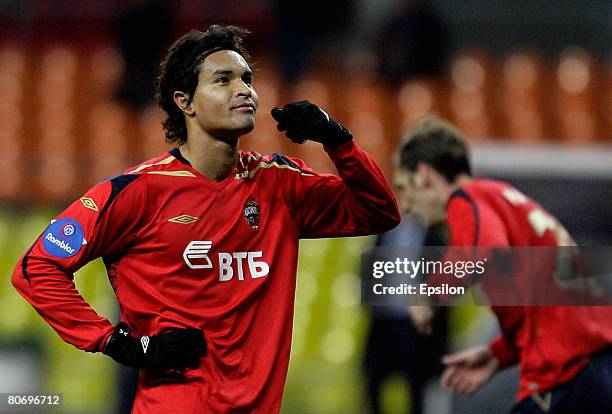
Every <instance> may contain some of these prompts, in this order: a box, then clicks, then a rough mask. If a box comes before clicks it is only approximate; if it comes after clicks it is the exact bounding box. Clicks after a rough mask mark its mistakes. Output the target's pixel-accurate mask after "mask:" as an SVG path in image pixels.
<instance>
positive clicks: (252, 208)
mask: <svg viewBox="0 0 612 414" xmlns="http://www.w3.org/2000/svg"><path fill="white" fill-rule="evenodd" d="M242 213H243V214H244V218H245V219H246V221H247V223H249V224H250V225H251V227H253V228H254V229H255V230H257V229H258V228H259V204H257V201H255V200H253V199H250V200H249V201H247V202H246V203H244V207H242Z"/></svg>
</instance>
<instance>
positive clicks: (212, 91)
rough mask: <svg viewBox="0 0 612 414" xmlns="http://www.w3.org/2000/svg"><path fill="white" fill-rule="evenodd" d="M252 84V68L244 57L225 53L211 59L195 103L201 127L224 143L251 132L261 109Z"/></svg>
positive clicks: (206, 63) (204, 66) (202, 70)
mask: <svg viewBox="0 0 612 414" xmlns="http://www.w3.org/2000/svg"><path fill="white" fill-rule="evenodd" d="M252 82H253V73H252V71H251V68H250V67H249V65H248V64H247V62H246V61H245V60H244V58H243V57H242V56H241V55H240V54H238V53H236V52H234V51H230V50H221V51H219V52H215V53H212V54H211V55H209V56H207V57H206V58H205V59H204V63H202V65H201V67H200V73H199V76H198V86H197V87H196V90H195V92H194V95H193V100H192V102H193V109H194V111H195V116H196V119H197V122H198V124H199V125H200V127H201V128H202V129H203V130H204V131H206V132H208V133H209V134H211V135H212V136H215V137H219V138H222V139H223V138H230V139H234V138H237V137H239V136H241V135H244V134H247V133H249V132H251V131H252V130H253V128H254V127H255V112H256V111H257V106H258V105H259V98H258V97H257V93H256V92H255V89H253V85H252Z"/></svg>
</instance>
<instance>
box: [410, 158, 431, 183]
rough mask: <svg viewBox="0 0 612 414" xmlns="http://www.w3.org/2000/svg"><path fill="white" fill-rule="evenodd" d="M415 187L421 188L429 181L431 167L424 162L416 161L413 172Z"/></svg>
mask: <svg viewBox="0 0 612 414" xmlns="http://www.w3.org/2000/svg"><path fill="white" fill-rule="evenodd" d="M413 177H414V180H413V181H414V186H415V188H423V187H426V186H428V185H429V183H430V182H431V167H430V166H429V165H427V164H425V163H424V162H420V161H419V162H418V163H417V167H416V170H415V171H414V174H413Z"/></svg>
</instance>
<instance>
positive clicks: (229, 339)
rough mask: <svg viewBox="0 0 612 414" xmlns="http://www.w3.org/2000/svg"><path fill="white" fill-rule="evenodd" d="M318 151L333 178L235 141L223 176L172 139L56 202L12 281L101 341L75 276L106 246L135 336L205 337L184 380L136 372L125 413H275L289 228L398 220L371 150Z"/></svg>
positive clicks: (78, 332)
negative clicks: (68, 200)
mask: <svg viewBox="0 0 612 414" xmlns="http://www.w3.org/2000/svg"><path fill="white" fill-rule="evenodd" d="M325 150H326V151H327V153H328V154H329V156H330V157H331V159H332V160H333V162H334V163H335V165H336V167H337V169H338V173H339V176H340V178H339V177H337V176H335V175H329V174H317V173H315V172H314V171H312V170H311V169H309V168H308V167H306V166H305V165H304V163H303V162H302V161H301V160H298V159H292V158H288V157H284V156H281V155H276V154H275V155H273V156H261V155H259V154H257V153H253V152H243V151H241V152H240V158H239V162H238V165H237V167H236V168H235V169H234V171H233V173H232V175H231V176H229V177H227V178H226V179H224V180H223V181H220V182H213V181H211V180H209V179H207V178H205V177H204V176H203V175H202V174H200V173H199V172H198V171H197V170H196V169H194V168H192V167H191V165H190V164H189V162H188V161H187V160H185V159H184V158H183V157H182V156H181V154H180V151H179V150H178V149H174V150H172V151H170V152H169V153H166V154H164V155H162V156H160V157H158V158H155V159H152V160H150V161H147V162H145V163H143V164H141V165H139V166H138V167H136V168H132V169H130V170H128V171H127V172H126V173H124V174H123V175H120V176H118V177H115V178H112V179H110V180H107V181H104V182H102V183H99V184H98V185H96V186H94V187H93V188H92V189H91V190H90V191H88V192H87V193H86V194H85V195H84V196H83V197H82V198H81V199H79V200H77V201H76V202H74V203H73V204H72V205H71V206H70V207H68V209H66V210H65V211H64V212H62V213H61V214H60V215H59V216H58V217H57V218H56V220H54V221H53V222H52V224H51V225H50V226H49V227H48V228H47V229H46V230H45V232H44V233H43V234H42V235H41V236H40V237H39V238H38V240H37V241H36V242H35V243H34V245H33V246H32V247H31V248H30V249H29V250H28V251H27V252H26V253H25V255H24V256H23V257H22V259H21V260H20V261H19V263H18V264H17V266H16V268H15V271H14V274H13V279H12V280H13V284H14V286H15V287H16V288H17V290H18V291H19V292H20V293H21V294H22V295H23V296H24V297H25V298H26V299H27V300H28V301H29V302H30V303H31V304H32V305H33V306H34V307H35V308H36V310H37V311H38V312H39V313H40V314H41V316H42V317H43V318H44V319H45V320H46V321H47V322H48V323H49V324H50V325H51V326H52V327H53V328H54V329H55V330H56V331H57V332H58V334H59V335H60V336H61V337H62V338H63V339H64V340H65V341H67V342H69V343H71V344H73V345H75V346H76V347H78V348H80V349H84V350H87V351H91V352H96V351H101V350H102V349H103V347H104V344H105V341H106V340H107V338H108V337H109V335H110V333H111V332H112V330H113V326H112V325H111V323H110V322H109V321H108V320H107V319H106V318H104V317H102V316H100V315H98V314H97V313H96V312H95V311H94V310H93V309H92V308H91V307H90V306H89V305H88V304H87V303H86V302H85V301H84V299H83V298H82V297H81V295H80V294H79V292H78V291H77V290H76V288H75V285H74V282H73V280H72V279H73V272H75V271H76V270H77V269H79V268H80V267H82V266H83V265H85V264H86V263H87V262H89V261H91V260H92V259H94V258H97V257H103V259H104V262H105V265H106V268H107V271H108V277H109V280H110V282H111V285H112V287H113V289H114V291H115V294H116V296H117V299H118V301H119V304H120V306H121V319H122V320H123V321H126V322H127V323H128V324H129V325H130V327H131V328H132V329H133V332H134V333H135V334H137V335H155V334H157V333H160V332H161V331H163V330H164V329H167V328H172V327H175V328H181V327H196V328H200V329H202V330H203V331H204V333H205V336H206V340H207V343H208V354H207V355H206V356H205V357H203V358H202V359H201V364H200V367H199V368H198V369H193V370H187V371H186V372H185V374H184V377H182V378H175V377H166V376H165V374H163V373H160V372H159V371H156V370H148V369H143V370H141V373H140V380H139V387H138V391H137V395H136V400H135V403H134V412H135V413H152V412H155V413H229V412H232V413H237V412H249V413H264V414H269V413H275V412H278V411H279V410H280V406H281V398H282V393H283V388H284V384H285V379H286V375H287V366H288V362H289V351H290V346H291V333H292V321H293V304H294V294H295V277H296V267H297V257H298V241H299V239H300V238H318V237H336V236H358V235H367V234H374V233H380V232H383V231H386V230H388V229H390V228H392V227H394V226H395V225H397V223H398V222H399V220H400V216H399V211H398V208H397V203H396V201H395V198H394V197H393V195H392V193H391V191H390V189H389V188H388V185H387V183H386V181H385V178H384V176H383V174H382V172H381V171H380V169H379V168H378V166H377V165H376V163H375V161H374V160H373V159H372V158H371V157H370V156H369V155H367V154H366V153H365V152H364V151H362V150H361V149H360V148H359V147H358V146H357V144H355V143H354V142H353V141H351V142H349V143H346V144H343V145H341V146H339V147H337V148H327V147H326V148H325Z"/></svg>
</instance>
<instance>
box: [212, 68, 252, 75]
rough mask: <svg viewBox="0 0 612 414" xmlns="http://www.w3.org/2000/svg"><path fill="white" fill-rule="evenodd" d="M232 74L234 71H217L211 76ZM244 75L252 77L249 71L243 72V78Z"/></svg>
mask: <svg viewBox="0 0 612 414" xmlns="http://www.w3.org/2000/svg"><path fill="white" fill-rule="evenodd" d="M232 73H234V71H233V70H231V69H217V70H216V71H214V72H213V73H212V74H213V76H214V75H231V74H232ZM244 75H249V76H253V72H251V71H250V70H245V71H244V72H243V73H242V76H244Z"/></svg>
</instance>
